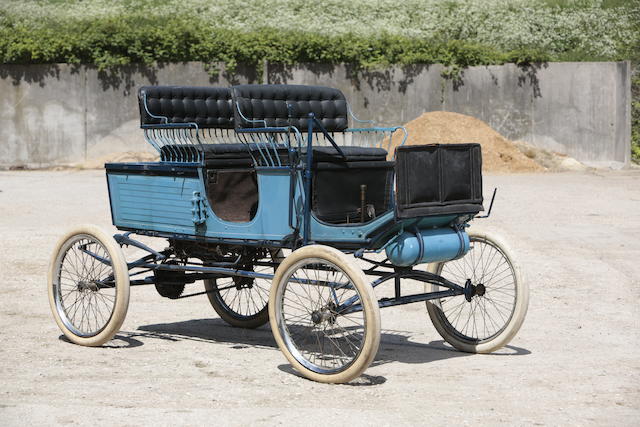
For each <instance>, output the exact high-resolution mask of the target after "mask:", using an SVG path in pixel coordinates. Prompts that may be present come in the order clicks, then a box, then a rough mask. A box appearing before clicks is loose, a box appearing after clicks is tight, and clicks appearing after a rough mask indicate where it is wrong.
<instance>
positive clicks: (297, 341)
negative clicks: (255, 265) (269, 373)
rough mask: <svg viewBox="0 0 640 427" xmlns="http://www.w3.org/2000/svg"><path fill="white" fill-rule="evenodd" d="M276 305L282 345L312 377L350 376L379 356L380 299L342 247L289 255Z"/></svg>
mask: <svg viewBox="0 0 640 427" xmlns="http://www.w3.org/2000/svg"><path fill="white" fill-rule="evenodd" d="M270 307H272V308H271V328H272V330H273V333H274V336H275V337H276V341H277V342H278V345H279V347H280V349H281V350H282V352H283V353H284V354H285V356H286V357H287V359H289V361H290V362H291V363H292V365H293V366H294V367H295V368H296V369H297V370H298V371H299V372H301V373H302V374H303V375H304V376H306V377H307V378H310V379H313V380H316V381H321V382H347V381H350V380H351V379H353V378H355V377H357V376H358V375H360V374H361V373H362V372H363V371H364V370H365V369H366V368H367V367H368V366H369V364H370V363H371V361H372V360H373V358H374V357H375V354H376V352H377V349H378V344H379V340H380V314H379V308H378V305H377V300H376V299H375V298H374V295H373V290H372V288H371V287H370V286H369V285H368V284H366V283H365V280H364V275H363V273H362V271H361V270H358V269H356V268H354V267H352V266H350V265H349V263H348V259H347V258H346V256H345V255H344V254H342V253H341V252H340V251H338V250H336V249H333V248H328V247H326V246H320V245H312V246H306V247H304V248H301V249H299V250H297V251H295V252H294V253H293V254H292V255H290V256H289V257H287V259H286V260H285V261H284V262H283V263H282V264H281V265H280V267H279V268H278V271H277V272H276V277H275V278H274V283H273V287H272V290H271V298H270ZM350 307H352V308H353V307H357V309H356V310H354V311H350V310H349V308H350Z"/></svg>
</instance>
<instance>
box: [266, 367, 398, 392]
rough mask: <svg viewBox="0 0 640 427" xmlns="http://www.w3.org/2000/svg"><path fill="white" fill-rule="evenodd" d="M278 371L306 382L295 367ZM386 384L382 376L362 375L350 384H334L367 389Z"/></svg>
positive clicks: (282, 368) (281, 368)
mask: <svg viewBox="0 0 640 427" xmlns="http://www.w3.org/2000/svg"><path fill="white" fill-rule="evenodd" d="M278 369H280V370H281V371H282V372H285V373H287V374H291V375H295V376H296V377H298V378H302V379H303V380H306V378H305V377H303V376H302V375H300V374H299V373H298V371H296V370H295V369H293V367H292V366H291V365H289V364H283V365H278ZM386 382H387V379H386V378H385V377H383V376H381V375H368V374H360V376H359V377H358V378H356V379H354V380H351V381H349V382H348V383H343V384H334V386H350V387H367V386H372V385H380V384H384V383H386Z"/></svg>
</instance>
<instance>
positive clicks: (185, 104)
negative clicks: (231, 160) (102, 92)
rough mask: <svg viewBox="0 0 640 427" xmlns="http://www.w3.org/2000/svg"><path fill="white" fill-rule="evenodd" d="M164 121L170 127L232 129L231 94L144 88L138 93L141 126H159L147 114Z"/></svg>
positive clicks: (210, 89)
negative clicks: (159, 117)
mask: <svg viewBox="0 0 640 427" xmlns="http://www.w3.org/2000/svg"><path fill="white" fill-rule="evenodd" d="M145 97H146V102H147V108H148V110H149V112H150V113H151V114H153V115H154V116H162V117H167V119H168V120H169V123H197V124H198V126H199V127H200V128H205V129H206V128H216V129H233V125H234V117H233V102H232V100H231V90H230V89H228V88H221V87H195V86H144V87H141V88H140V90H139V91H138V105H139V107H140V124H142V125H151V124H159V123H162V120H161V119H156V118H154V117H151V116H150V115H149V114H147V111H146V109H145V107H144V99H145Z"/></svg>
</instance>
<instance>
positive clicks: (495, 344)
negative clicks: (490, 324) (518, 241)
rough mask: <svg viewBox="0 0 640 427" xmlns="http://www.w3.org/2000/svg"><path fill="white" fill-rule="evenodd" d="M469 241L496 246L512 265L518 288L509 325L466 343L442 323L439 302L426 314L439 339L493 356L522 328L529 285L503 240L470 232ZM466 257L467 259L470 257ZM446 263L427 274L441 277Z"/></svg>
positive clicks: (432, 287)
mask: <svg viewBox="0 0 640 427" xmlns="http://www.w3.org/2000/svg"><path fill="white" fill-rule="evenodd" d="M469 238H470V240H471V242H472V244H473V241H474V240H475V241H478V240H479V241H485V242H487V243H489V244H491V245H493V246H494V247H496V248H497V249H499V250H500V251H501V252H502V254H503V255H504V256H505V258H506V259H507V260H508V262H509V264H510V266H511V269H512V273H513V275H514V278H515V285H516V292H515V307H514V309H513V313H512V315H511V318H510V319H509V320H508V322H507V325H506V327H504V328H503V329H502V331H500V333H498V334H497V335H496V336H494V337H492V338H491V339H488V340H486V341H483V342H480V343H473V342H470V341H467V340H463V339H460V338H459V337H458V336H456V335H455V334H454V333H453V331H451V327H450V326H449V325H447V322H445V321H443V316H444V315H443V313H442V310H441V308H440V306H439V305H438V301H439V300H432V301H427V312H428V313H429V317H430V318H431V322H432V323H433V326H434V327H435V328H436V330H437V331H438V333H439V334H440V336H442V338H444V340H445V341H446V342H448V343H449V344H451V345H452V346H453V347H455V348H456V349H458V350H460V351H464V352H468V353H491V352H493V351H496V350H498V349H500V348H502V347H504V346H505V345H507V344H508V343H509V342H510V341H511V340H512V339H513V337H514V336H515V335H516V333H517V332H518V331H519V330H520V327H521V326H522V323H523V322H524V319H525V317H526V314H527V309H528V307H529V287H528V285H527V282H526V281H525V280H524V277H523V275H522V272H521V270H520V267H519V266H518V264H517V262H516V261H515V259H514V257H513V256H512V255H511V254H512V252H511V250H510V249H509V246H508V245H507V244H506V243H505V242H504V241H503V240H502V239H501V238H500V237H498V236H495V235H493V234H491V233H484V232H470V233H469ZM465 256H468V254H467V255H465ZM444 264H445V263H433V264H429V266H428V271H429V272H431V273H434V274H438V275H439V274H440V272H441V271H442V267H443V266H444ZM445 279H446V277H445ZM427 287H428V288H430V291H431V292H435V291H441V290H443V289H442V288H441V287H439V286H437V285H427ZM457 298H464V296H459V297H457Z"/></svg>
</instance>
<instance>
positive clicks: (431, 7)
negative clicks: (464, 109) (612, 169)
mask: <svg viewBox="0 0 640 427" xmlns="http://www.w3.org/2000/svg"><path fill="white" fill-rule="evenodd" d="M620 59H632V60H634V61H635V62H636V64H637V63H639V61H640V1H639V0H405V1H397V0H351V1H344V0H326V1H322V2H315V3H310V2H308V1H307V0H261V1H258V0H253V1H250V0H226V1H220V0H218V1H215V0H164V1H163V2H157V1H155V0H119V1H109V0H33V1H24V0H3V1H2V2H0V62H2V63H5V64H11V63H13V64H27V63H54V62H67V63H90V64H96V65H97V66H98V68H99V69H100V70H105V69H107V68H109V67H112V66H118V65H124V64H129V63H145V64H150V63H153V62H156V61H157V62H181V61H203V62H205V63H216V62H219V61H223V62H225V63H226V68H227V70H233V69H234V67H235V66H236V64H239V63H246V64H248V65H254V66H256V68H257V69H258V70H261V69H262V67H260V65H261V64H262V63H263V62H264V61H269V62H272V63H282V64H293V63H298V62H323V63H351V64H355V65H359V66H361V67H369V68H370V67H380V66H385V65H388V64H414V63H426V64H432V63H441V64H444V65H445V66H446V67H447V68H446V71H445V76H446V77H456V76H458V75H459V72H460V70H462V69H464V68H466V67H469V66H474V65H489V64H502V63H505V62H514V63H517V64H527V63H531V62H543V61H593V60H596V61H598V60H620ZM633 88H634V89H633V103H632V105H633V119H632V120H633V127H632V147H633V148H632V154H633V158H634V159H636V160H638V161H640V98H639V97H640V82H638V78H637V77H636V78H635V79H634V85H633Z"/></svg>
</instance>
